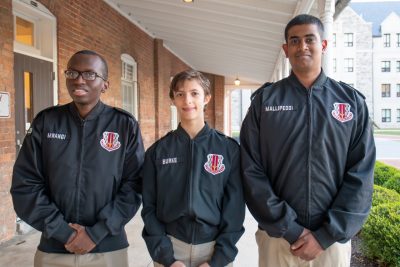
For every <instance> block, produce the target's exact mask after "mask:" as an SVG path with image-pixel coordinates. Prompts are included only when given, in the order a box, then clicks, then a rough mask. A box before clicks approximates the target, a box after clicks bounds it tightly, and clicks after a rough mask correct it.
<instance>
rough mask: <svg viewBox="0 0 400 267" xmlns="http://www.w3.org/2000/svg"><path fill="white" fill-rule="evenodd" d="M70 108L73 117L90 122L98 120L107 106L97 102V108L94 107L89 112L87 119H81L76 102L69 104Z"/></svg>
mask: <svg viewBox="0 0 400 267" xmlns="http://www.w3.org/2000/svg"><path fill="white" fill-rule="evenodd" d="M68 108H69V111H70V112H71V113H72V115H73V116H74V117H75V118H77V119H78V120H80V121H90V120H94V119H96V118H97V117H98V116H99V115H100V113H101V112H103V110H104V108H105V105H104V104H103V102H101V101H99V102H97V104H96V106H94V107H93V109H92V110H91V111H90V112H89V114H88V115H87V116H86V118H85V119H83V118H81V116H80V115H79V111H78V109H77V108H76V106H75V104H74V102H71V103H69V106H68Z"/></svg>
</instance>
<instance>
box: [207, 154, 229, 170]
mask: <svg viewBox="0 0 400 267" xmlns="http://www.w3.org/2000/svg"><path fill="white" fill-rule="evenodd" d="M223 160H224V157H223V156H222V155H218V154H208V155H207V162H206V163H204V169H205V170H206V171H208V172H209V173H211V174H212V175H216V174H219V173H221V172H223V171H224V170H225V165H224V164H223V163H222V161H223Z"/></svg>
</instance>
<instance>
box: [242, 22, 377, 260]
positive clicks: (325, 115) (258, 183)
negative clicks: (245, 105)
mask: <svg viewBox="0 0 400 267" xmlns="http://www.w3.org/2000/svg"><path fill="white" fill-rule="evenodd" d="M323 32H324V28H323V25H322V23H321V21H320V20H319V19H318V18H316V17H314V16H310V15H299V16H296V17H295V18H293V19H292V20H291V21H290V22H289V23H288V25H287V26H286V29H285V39H286V43H285V44H284V45H283V50H284V52H285V55H286V57H287V58H289V62H290V64H291V66H292V72H291V74H290V76H289V77H287V78H284V79H282V80H280V81H278V82H276V83H274V84H272V85H267V86H265V87H264V88H261V89H260V90H258V94H257V96H256V97H255V98H254V99H253V101H252V104H251V107H250V109H249V111H248V113H247V115H246V118H245V120H244V122H243V125H242V129H241V134H240V140H241V160H242V170H243V185H244V193H245V198H246V203H247V206H248V208H249V210H250V211H251V213H252V214H253V216H254V218H255V219H256V220H257V221H258V224H259V230H258V231H257V233H256V240H257V244H258V248H259V266H260V267H269V266H271V267H276V266H279V267H289V266H293V267H294V266H296V267H297V266H302V267H303V266H304V267H305V266H314V267H348V266H350V256H351V245H350V241H349V240H350V238H352V237H353V236H354V235H355V234H356V233H357V232H358V231H359V230H360V228H361V226H362V224H363V222H364V221H365V219H366V217H367V215H368V213H369V210H370V208H371V197H372V186H373V170H374V163H375V145H374V139H373V136H372V128H371V123H370V120H369V116H368V109H367V106H366V104H365V101H364V97H363V95H361V93H359V92H358V91H357V90H355V89H354V88H352V87H350V86H349V85H347V84H345V83H341V82H336V81H334V80H333V79H331V78H329V77H327V76H326V75H325V74H324V71H323V70H322V68H321V65H322V64H321V60H322V54H323V53H324V50H325V49H326V48H327V41H326V40H324V39H322V38H323Z"/></svg>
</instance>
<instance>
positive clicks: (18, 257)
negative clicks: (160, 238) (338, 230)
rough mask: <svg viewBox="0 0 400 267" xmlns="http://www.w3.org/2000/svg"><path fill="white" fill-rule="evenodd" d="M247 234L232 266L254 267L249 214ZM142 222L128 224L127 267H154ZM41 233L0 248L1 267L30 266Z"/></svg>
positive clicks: (254, 248) (252, 225)
mask: <svg viewBox="0 0 400 267" xmlns="http://www.w3.org/2000/svg"><path fill="white" fill-rule="evenodd" d="M245 227H246V232H245V234H244V235H243V236H242V238H241V239H240V241H239V243H238V248H239V254H238V256H237V258H236V261H235V262H234V266H235V267H249V266H257V262H258V252H257V244H256V242H255V239H254V233H255V231H256V229H257V224H256V222H255V220H254V219H253V217H252V216H251V215H250V213H247V214H246V220H245ZM142 229H143V221H142V219H141V217H140V216H135V218H134V219H133V220H132V221H131V222H129V223H128V224H127V226H126V231H127V234H128V237H129V243H130V246H129V252H128V253H129V264H130V267H147V266H153V265H152V261H151V258H150V255H149V253H148V252H147V248H146V244H145V243H144V240H143V239H142V236H141V231H142ZM39 239H40V233H39V232H37V231H33V232H32V233H30V234H27V235H24V236H18V237H16V238H14V239H13V240H11V241H9V242H7V243H6V244H2V245H0V266H2V267H30V266H33V256H34V253H35V251H36V247H37V244H38V243H39Z"/></svg>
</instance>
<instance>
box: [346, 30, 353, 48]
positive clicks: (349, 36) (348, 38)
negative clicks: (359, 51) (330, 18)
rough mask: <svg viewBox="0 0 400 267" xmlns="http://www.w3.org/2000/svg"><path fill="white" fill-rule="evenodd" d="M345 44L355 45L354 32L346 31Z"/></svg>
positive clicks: (347, 45) (348, 45)
mask: <svg viewBox="0 0 400 267" xmlns="http://www.w3.org/2000/svg"><path fill="white" fill-rule="evenodd" d="M344 46H345V47H352V46H353V34H352V33H345V34H344Z"/></svg>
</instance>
